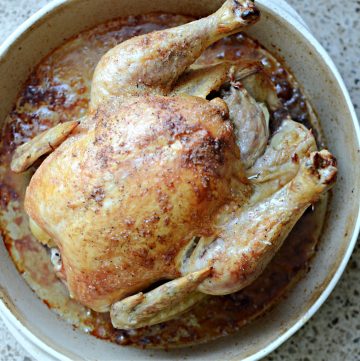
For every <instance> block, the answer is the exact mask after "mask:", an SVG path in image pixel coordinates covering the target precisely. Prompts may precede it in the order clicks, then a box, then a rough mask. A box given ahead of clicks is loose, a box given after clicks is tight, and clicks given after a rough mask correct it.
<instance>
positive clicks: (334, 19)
mask: <svg viewBox="0 0 360 361" xmlns="http://www.w3.org/2000/svg"><path fill="white" fill-rule="evenodd" d="M274 1H276V0H274ZM48 2H50V1H49V0H0V43H1V42H2V41H3V40H5V38H6V37H7V36H8V35H9V34H10V33H11V32H12V31H13V30H14V29H15V28H16V27H17V26H18V25H20V24H21V23H22V22H23V21H24V20H25V19H26V18H28V17H29V16H30V15H31V14H32V13H34V12H35V11H36V10H38V9H39V8H41V7H42V6H44V5H45V4H46V3H48ZM288 2H289V3H290V4H291V5H292V6H293V7H294V8H295V9H296V10H297V11H298V12H299V13H300V15H301V16H302V17H303V18H304V20H305V21H306V22H307V24H308V25H309V27H310V28H311V29H312V30H313V32H314V34H315V35H316V37H317V38H318V40H320V42H321V43H322V45H323V46H324V47H325V48H326V50H327V51H328V52H329V53H330V55H331V56H332V58H333V59H334V61H335V63H336V65H337V66H338V68H339V70H340V73H341V74H342V76H343V77H344V79H345V83H346V85H347V87H348V89H349V90H350V94H351V97H352V100H353V102H354V105H355V108H356V111H357V114H358V117H359V118H360V1H355V0H351V1H347V2H346V6H342V5H341V4H339V1H337V0H317V1H314V0H288ZM339 8H341V11H339ZM15 360H16V361H18V360H19V361H20V360H21V361H22V360H24V361H31V360H32V358H31V357H30V355H28V353H27V352H26V350H24V349H23V348H22V347H21V346H20V345H19V344H18V343H17V342H16V341H15V339H14V337H13V336H12V335H11V334H10V333H9V332H8V331H7V329H6V326H5V325H4V324H3V323H2V321H1V320H0V361H15ZM277 360H292V361H312V360H314V361H323V360H324V361H337V360H341V361H360V244H359V243H358V245H357V247H356V250H355V252H354V254H353V256H352V258H351V261H350V263H349V265H348V267H347V269H346V272H345V274H344V275H343V277H342V278H341V280H340V283H339V284H338V285H337V287H336V289H335V290H334V292H333V293H332V295H331V296H330V297H329V299H328V300H327V301H326V303H325V304H324V305H323V306H322V308H321V309H320V311H319V312H318V313H317V314H316V315H315V316H314V317H313V318H312V319H311V320H310V322H308V323H307V324H306V326H305V327H304V328H302V329H301V330H300V331H299V332H298V333H297V334H296V335H295V336H293V337H292V338H291V339H290V340H289V341H287V342H286V343H285V344H284V345H282V346H281V347H280V348H279V349H278V350H276V351H275V352H274V353H272V354H271V355H270V356H268V357H267V358H266V359H265V361H277ZM36 361H41V360H36Z"/></svg>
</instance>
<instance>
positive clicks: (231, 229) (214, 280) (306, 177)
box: [184, 150, 337, 295]
mask: <svg viewBox="0 0 360 361" xmlns="http://www.w3.org/2000/svg"><path fill="white" fill-rule="evenodd" d="M336 174H337V169H336V161H335V158H334V157H333V156H332V155H331V154H330V153H329V152H328V151H326V150H322V151H320V152H313V153H312V154H311V155H310V157H309V158H305V159H304V160H303V161H302V163H301V166H300V170H299V172H298V174H297V175H296V176H295V178H294V179H293V180H292V181H291V182H289V183H288V184H287V185H286V186H284V187H283V188H281V189H280V190H279V191H278V192H276V193H275V194H273V195H272V196H271V197H269V198H266V199H264V200H262V201H259V202H258V203H256V204H254V205H252V206H251V205H250V206H248V207H246V206H245V207H242V208H241V209H240V211H239V213H238V214H236V211H235V212H234V214H233V216H231V217H229V218H230V220H227V221H226V222H224V223H223V224H220V225H218V228H219V234H218V236H217V237H216V238H215V240H214V239H213V240H211V241H210V242H209V239H207V238H203V239H202V240H200V242H199V244H198V245H197V247H196V249H195V251H194V252H193V254H192V255H191V257H190V259H189V260H188V262H187V264H186V266H185V269H184V271H185V272H186V273H187V272H194V271H196V270H198V269H203V268H205V267H212V276H211V277H209V278H207V279H206V280H204V282H203V283H202V284H201V285H200V286H199V288H198V289H199V291H201V292H204V293H207V294H212V295H223V294H228V293H233V292H236V291H239V290H240V289H242V288H244V287H245V286H247V285H248V284H250V283H251V282H252V281H253V280H254V279H255V278H256V277H257V276H258V275H259V274H261V272H262V271H263V270H264V268H265V267H266V265H267V264H268V262H269V261H270V260H271V258H272V257H273V256H274V254H275V253H276V252H277V250H278V249H279V247H280V246H281V245H282V243H283V241H284V239H285V238H286V237H287V235H288V233H289V232H290V230H291V229H292V228H293V226H294V225H295V223H296V222H297V221H298V220H299V218H300V217H301V216H302V214H303V213H304V211H305V210H306V209H307V208H308V207H309V206H310V205H311V204H313V203H315V202H316V201H317V200H318V198H319V197H320V195H321V194H322V193H324V192H325V191H327V190H328V189H329V188H330V187H331V185H333V184H334V182H335V179H336Z"/></svg>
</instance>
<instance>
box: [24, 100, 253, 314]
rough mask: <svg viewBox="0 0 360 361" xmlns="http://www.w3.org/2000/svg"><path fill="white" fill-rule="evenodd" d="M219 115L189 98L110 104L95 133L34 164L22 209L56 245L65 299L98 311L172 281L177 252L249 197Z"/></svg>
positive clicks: (227, 124)
mask: <svg viewBox="0 0 360 361" xmlns="http://www.w3.org/2000/svg"><path fill="white" fill-rule="evenodd" d="M223 107H224V108H223V109H221V108H219V105H218V104H216V106H214V105H213V102H208V101H206V100H204V99H201V98H196V97H190V96H187V97H173V98H170V99H169V98H165V97H160V96H146V97H134V98H127V99H125V100H119V99H113V100H111V104H109V103H106V104H104V105H103V106H101V107H100V108H99V109H98V110H97V112H95V113H94V115H93V119H91V121H95V122H96V126H95V127H93V129H91V130H89V131H87V132H86V133H82V130H81V129H80V131H79V133H78V135H75V137H77V138H76V140H75V138H70V139H69V140H68V141H65V142H64V143H63V144H62V145H61V147H60V148H58V149H57V150H55V151H54V152H53V153H52V154H51V155H50V156H49V157H48V158H47V159H46V160H45V161H44V162H43V163H42V165H41V166H40V168H39V169H38V170H37V172H36V173H35V175H34V176H33V178H32V180H31V183H30V185H29V187H28V189H27V192H26V202H25V208H26V211H27V212H28V214H29V215H30V217H31V218H32V219H33V220H34V221H35V222H36V224H38V225H39V226H40V227H41V228H42V229H44V230H45V231H46V232H47V233H48V234H49V235H51V236H52V237H53V239H54V240H55V242H56V243H57V245H58V246H59V248H60V250H61V254H62V259H63V264H64V269H65V272H66V278H67V283H68V287H69V290H70V292H71V294H72V296H73V297H75V298H76V299H78V300H80V301H81V302H82V303H84V304H86V305H88V306H89V307H91V308H93V309H95V310H99V311H100V310H101V311H103V310H107V309H108V307H109V306H110V305H111V304H112V303H113V302H114V301H115V300H118V299H121V298H123V297H124V296H127V295H129V294H131V293H133V292H135V291H138V290H141V289H142V288H144V287H146V286H148V285H149V284H151V283H152V282H154V281H156V280H158V279H159V278H169V279H170V278H174V277H177V276H179V271H178V270H177V268H176V263H175V259H176V256H177V254H178V252H179V250H181V249H182V248H183V247H184V245H185V244H186V243H187V242H189V240H190V239H191V238H192V237H193V236H195V235H196V236H199V235H200V236H202V235H203V236H206V235H208V234H210V233H211V229H212V227H211V221H212V217H213V213H214V212H215V211H216V210H217V209H218V208H219V207H220V206H221V205H223V204H224V203H225V202H228V201H229V200H230V199H233V198H234V197H235V198H238V199H240V201H241V199H242V198H244V197H245V196H246V194H247V193H249V186H248V184H247V179H246V178H245V177H244V176H243V171H242V164H241V162H240V155H239V151H238V148H237V147H236V144H235V138H234V136H233V132H232V126H231V124H230V122H229V121H227V120H225V119H224V118H226V117H227V112H226V105H225V104H224V105H223ZM139 119H141V121H139ZM39 200H41V201H40V202H39Z"/></svg>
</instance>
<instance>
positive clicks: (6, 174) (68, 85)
mask: <svg viewBox="0 0 360 361" xmlns="http://www.w3.org/2000/svg"><path fill="white" fill-rule="evenodd" d="M190 20H192V19H191V18H189V17H184V16H178V15H169V14H150V15H143V16H137V17H129V18H127V19H119V20H115V21H112V22H109V23H107V24H103V25H99V26H97V27H95V28H94V29H92V30H89V31H85V32H83V33H81V34H79V35H78V36H76V37H74V38H73V39H71V40H69V41H67V42H66V43H65V44H64V45H63V46H61V47H59V48H58V49H57V50H55V51H54V52H52V53H51V54H50V55H48V56H47V57H46V58H45V59H44V60H43V61H42V62H41V63H40V64H39V65H38V66H37V67H36V69H35V70H34V71H33V72H32V74H31V75H30V77H29V79H28V81H27V83H26V84H25V86H24V87H23V90H22V91H21V93H20V95H19V97H18V99H17V102H16V104H15V106H14V108H13V110H12V112H11V113H10V114H9V116H8V117H7V119H6V120H5V124H4V125H3V133H2V137H1V143H0V231H1V234H2V237H3V241H4V244H5V246H6V247H7V249H8V251H9V254H10V255H11V257H12V259H13V260H14V263H15V264H16V266H17V268H18V270H19V272H20V273H22V275H23V277H24V278H25V280H26V281H27V282H28V284H29V285H30V287H31V288H32V289H33V290H34V291H35V292H36V294H37V295H38V296H39V298H40V299H42V300H43V302H44V303H46V305H48V307H50V308H51V309H52V310H54V311H55V312H56V313H58V314H59V315H60V316H61V317H63V318H64V319H66V320H67V321H69V322H70V323H72V324H73V325H74V326H76V327H78V328H80V329H81V330H83V331H85V332H88V333H90V334H92V335H94V336H96V337H99V338H102V339H106V340H110V341H112V342H114V343H117V344H120V345H134V346H138V347H161V348H171V347H179V346H187V345H190V344H196V343H201V342H205V341H209V340H211V339H215V338H218V337H221V336H224V335H228V334H231V333H234V332H236V331H237V330H238V329H239V328H240V327H242V326H244V325H245V324H247V323H248V322H250V321H251V320H252V319H254V318H255V317H258V316H260V315H261V314H263V313H264V312H265V311H266V310H268V309H269V308H270V307H271V306H273V305H274V304H276V303H277V302H279V301H280V299H281V298H283V297H284V296H285V295H286V292H287V291H288V290H289V288H290V287H291V286H292V285H294V283H295V282H296V281H297V280H298V279H299V277H301V276H302V275H303V274H304V273H305V272H306V271H307V270H308V269H309V267H310V261H311V258H312V257H313V256H314V254H315V252H316V244H317V242H318V240H319V236H320V233H321V228H322V224H323V221H324V217H325V211H326V199H323V200H322V201H321V202H320V203H318V204H317V205H316V206H315V208H314V210H308V211H307V212H306V213H305V215H304V216H303V217H302V219H301V220H300V221H299V222H298V224H297V225H296V226H295V228H294V229H293V231H292V232H291V234H290V235H289V237H288V239H287V240H286V241H285V243H284V245H283V247H282V248H281V249H280V251H279V252H278V254H277V255H276V256H275V258H274V259H273V261H272V262H271V263H270V265H269V266H268V267H267V269H266V270H265V272H264V273H263V274H262V275H261V276H260V277H259V278H258V279H257V280H256V281H255V282H254V283H253V284H251V285H250V286H248V287H246V288H245V289H243V290H242V291H240V292H237V293H235V294H231V295H227V296H221V297H214V296H211V297H208V298H207V299H205V300H204V301H202V302H201V303H199V304H198V305H197V306H195V308H193V309H192V310H190V311H189V312H187V313H186V314H184V315H181V317H179V318H177V319H174V320H172V321H169V322H166V323H163V324H159V325H155V326H151V327H145V328H141V329H138V330H131V331H123V330H116V329H114V328H113V327H112V326H111V323H110V318H109V315H108V314H100V313H96V312H93V311H91V310H89V309H87V308H86V307H84V306H82V305H80V304H78V303H77V302H75V301H74V300H71V299H70V298H69V296H68V292H67V290H66V288H65V286H64V285H63V284H62V283H61V281H60V280H58V279H57V278H56V276H55V273H54V271H53V268H52V265H51V263H50V257H49V249H47V248H46V247H44V246H42V245H40V243H38V242H37V241H36V240H35V238H34V237H33V236H32V235H31V233H30V230H29V227H28V219H27V216H26V214H25V212H24V209H23V199H24V193H25V189H26V185H27V184H28V182H29V179H30V177H31V175H32V174H33V173H34V171H35V169H36V165H35V167H32V168H31V169H30V170H29V171H28V172H26V173H23V174H20V175H18V174H14V173H12V172H11V171H10V169H9V164H10V160H11V156H12V153H13V151H14V149H15V148H16V147H17V146H18V145H20V144H22V143H24V142H26V141H28V140H29V139H31V138H32V137H34V136H35V135H36V134H38V133H39V132H42V131H44V130H46V129H48V128H49V127H52V126H53V125H55V124H57V123H58V122H64V121H67V120H70V119H76V118H80V117H81V116H82V115H84V114H85V113H86V111H87V106H88V101H89V91H90V86H91V78H92V74H93V71H94V68H95V66H96V64H97V62H98V61H99V60H100V57H101V56H102V55H103V54H104V53H105V52H106V51H107V50H109V49H110V48H112V47H114V46H115V45H116V44H118V43H120V42H122V41H124V40H126V39H128V38H130V37H133V36H136V35H140V34H144V33H147V32H150V31H154V30H159V29H164V28H168V27H173V26H176V25H180V24H182V23H184V22H187V21H190ZM239 57H242V58H247V59H257V60H261V61H262V63H263V64H264V66H265V69H266V72H267V74H268V76H269V77H270V78H271V79H272V81H273V82H274V83H275V85H276V89H277V93H278V96H279V98H280V99H281V102H282V104H283V107H282V108H281V109H279V110H277V111H276V112H274V113H273V114H271V128H272V130H276V128H277V127H278V125H279V124H280V122H281V120H282V119H283V118H284V117H285V116H286V115H287V114H290V116H291V117H292V119H294V120H296V121H299V122H301V123H303V124H305V125H306V126H308V127H311V128H313V130H314V131H315V134H316V135H317V141H318V142H319V143H322V140H321V139H320V138H319V135H320V134H321V133H320V130H319V129H318V125H317V122H316V120H315V119H311V117H310V115H309V110H310V108H309V104H308V103H307V102H306V100H305V98H304V96H303V94H302V92H301V90H300V88H299V85H298V83H297V82H296V80H295V79H294V77H293V76H292V75H291V73H290V72H289V71H288V70H287V69H286V68H285V67H284V66H283V65H282V64H281V62H279V61H278V60H276V59H275V58H274V57H273V56H272V55H271V54H270V53H269V52H268V51H267V50H266V49H264V48H263V47H262V46H261V45H260V44H259V43H258V42H257V41H255V40H253V39H251V38H250V37H248V36H246V35H245V34H238V35H235V36H231V37H229V38H226V39H224V40H222V41H220V42H218V43H217V44H215V45H214V46H212V47H211V48H210V49H208V50H207V51H206V53H205V54H204V55H203V56H202V58H201V61H203V62H211V61H213V60H216V59H217V60H218V59H229V60H232V59H236V58H239Z"/></svg>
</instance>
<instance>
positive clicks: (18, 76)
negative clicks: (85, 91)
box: [0, 0, 360, 360]
mask: <svg viewBox="0 0 360 361" xmlns="http://www.w3.org/2000/svg"><path fill="white" fill-rule="evenodd" d="M221 3H222V1H219V0H213V1H209V0H202V1H199V0H198V1H196V2H194V1H190V0H182V1H178V0H152V1H150V2H149V1H144V0H137V1H132V2H129V1H125V0H91V1H89V0H73V1H68V2H62V3H61V2H59V6H57V7H56V8H55V9H54V10H52V11H51V12H49V13H47V14H46V15H45V16H43V17H42V19H40V20H39V21H38V22H36V23H35V24H34V25H33V26H32V27H31V28H29V29H28V30H27V31H26V32H25V33H24V34H23V35H21V36H20V37H18V38H17V39H16V41H15V42H14V43H13V44H12V46H10V48H9V49H8V51H7V52H5V53H4V54H3V56H2V57H1V58H0V99H1V102H0V120H1V121H3V120H4V119H5V117H6V115H7V113H8V112H9V111H10V109H11V108H12V106H13V104H14V101H15V99H16V96H17V94H18V91H19V90H20V88H21V86H22V84H23V83H24V82H25V80H26V79H27V77H28V75H29V74H30V72H31V70H32V69H33V67H34V66H35V65H36V64H37V63H38V62H39V61H40V60H41V59H42V58H43V57H44V56H45V55H46V54H47V53H49V51H51V50H52V49H54V48H56V47H58V46H59V45H60V44H62V43H63V42H64V41H65V40H66V39H68V38H69V37H71V36H73V35H75V34H77V33H79V32H80V31H82V30H85V29H88V28H91V27H93V26H94V25H97V24H99V23H102V22H105V21H107V20H110V19H114V18H117V17H122V16H128V15H137V14H141V13H148V12H152V11H162V12H170V13H177V14H185V15H193V16H204V15H207V14H209V13H211V12H213V11H214V10H216V9H217V8H218V7H219V6H220V5H221ZM271 3H272V1H267V0H262V1H258V4H259V7H260V8H261V11H262V19H261V21H260V23H259V24H257V25H256V26H254V27H253V28H252V29H251V30H250V31H249V32H248V33H249V34H250V35H251V36H253V37H255V38H256V39H258V40H259V41H260V43H262V44H263V45H264V46H265V47H266V48H267V49H269V50H270V51H271V52H273V53H274V54H275V55H277V56H279V57H280V58H283V59H284V60H285V62H286V63H287V65H288V66H289V68H290V69H291V71H292V72H293V73H294V74H295V76H296V78H297V80H298V81H299V82H300V84H301V85H302V87H303V89H304V93H305V94H306V96H307V98H308V99H309V100H310V102H311V103H312V105H313V107H314V109H315V110H316V112H317V114H318V116H319V118H320V121H321V125H322V129H323V131H324V135H325V139H326V142H327V144H328V146H329V148H330V150H331V151H332V152H333V153H334V154H335V155H336V157H337V159H338V164H339V177H338V182H337V184H336V186H335V188H334V190H333V192H332V197H331V201H330V205H329V213H328V216H327V220H326V222H325V228H324V231H323V235H322V238H321V241H320V244H319V249H318V252H317V255H316V256H315V258H314V259H313V261H312V264H311V269H310V271H309V272H308V274H307V275H306V276H305V277H304V278H303V279H302V280H301V281H300V282H299V283H298V284H297V285H296V286H295V288H294V289H293V290H292V291H291V292H290V294H289V295H288V297H287V299H286V300H284V301H282V302H281V303H280V304H279V305H278V306H276V307H275V308H274V309H273V310H272V311H271V312H269V313H267V314H266V315H265V316H263V317H261V318H260V319H258V320H256V321H254V322H252V323H251V324H250V325H248V326H246V327H244V328H243V329H242V330H241V331H240V332H238V333H237V334H236V335H234V336H230V337H225V338H222V339H220V340H218V341H215V342H212V343H210V344H206V345H203V346H196V347H193V348H188V349H180V350H173V351H168V352H164V351H154V350H137V349H134V348H129V347H127V348H124V347H120V346H116V345H113V344H111V343H107V342H104V341H101V340H98V339H95V338H94V337H91V336H88V335H85V334H83V333H81V332H79V331H76V330H75V329H73V327H72V326H71V325H69V324H67V323H66V322H64V321H61V320H59V318H58V317H57V316H56V315H55V314H54V313H52V312H51V311H50V310H49V309H48V308H47V307H46V306H45V305H44V304H43V303H42V302H40V301H39V300H38V299H37V297H36V296H35V294H34V293H33V292H32V291H31V290H30V288H29V287H28V286H27V285H26V284H25V282H24V281H23V279H22V277H21V276H20V275H19V274H18V272H17V271H16V269H15V267H14V265H13V264H12V261H11V259H10V257H9V256H8V254H7V251H6V249H5V247H3V245H2V244H1V245H0V262H1V272H0V296H1V297H2V298H3V300H4V302H5V304H6V305H7V307H8V308H9V309H10V310H11V312H12V313H13V314H14V315H15V316H16V318H17V319H18V320H19V321H20V322H21V323H22V324H23V325H24V326H25V327H27V328H28V329H29V330H30V331H31V332H32V333H33V334H35V335H36V336H37V337H38V338H39V339H41V340H42V341H43V342H45V344H47V345H49V346H50V347H51V348H52V349H53V350H55V353H57V354H56V355H57V356H56V357H62V358H64V359H66V358H69V359H77V360H78V359H87V360H97V359H102V360H103V359H106V360H112V359H124V360H146V359H149V360H150V359H152V360H153V359H159V360H167V359H185V358H188V359H194V360H195V359H196V360H201V359H204V360H205V359H206V360H218V359H226V360H227V359H234V358H235V359H244V358H246V357H249V356H251V355H255V354H257V356H260V354H261V353H262V352H265V350H266V349H267V347H268V346H269V345H270V344H272V343H274V342H275V341H276V340H280V338H281V337H282V336H283V335H285V333H286V332H287V330H289V329H290V328H292V327H293V326H294V325H295V324H296V323H298V322H300V323H303V322H304V321H306V320H307V318H308V315H309V312H310V311H309V310H310V308H311V307H312V306H313V305H314V304H315V303H316V302H320V301H319V299H320V298H321V297H323V296H321V295H322V293H323V291H324V290H325V289H326V287H327V286H328V285H329V283H330V282H331V280H332V279H333V276H334V275H335V274H336V272H337V270H338V268H339V266H340V265H341V263H342V262H344V257H347V256H348V254H349V250H350V248H351V240H352V239H353V235H354V232H355V228H356V221H357V218H358V211H359V192H360V169H359V164H360V159H359V158H360V155H359V143H358V139H357V131H356V127H355V126H354V122H353V121H352V119H353V114H352V112H351V109H350V108H349V106H348V104H347V102H348V99H347V97H346V95H344V93H343V92H342V89H341V87H339V85H338V81H337V79H336V77H335V76H334V74H333V73H332V72H331V71H330V70H329V68H328V67H327V66H326V65H324V61H323V58H322V56H321V54H320V53H319V51H318V50H317V49H316V48H315V47H314V45H312V44H311V43H309V42H308V41H306V40H305V39H304V38H303V37H302V36H301V30H302V29H300V28H299V29H296V28H295V27H293V26H292V25H291V24H289V23H287V22H286V21H285V20H282V19H281V17H280V16H279V15H278V14H277V13H276V11H274V10H270V9H269V7H268V5H269V4H271ZM270 7H271V8H272V9H273V6H272V5H271V6H270ZM14 69H16V71H14ZM28 310H31V312H28ZM310 313H311V312H310ZM60 355H63V356H60Z"/></svg>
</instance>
